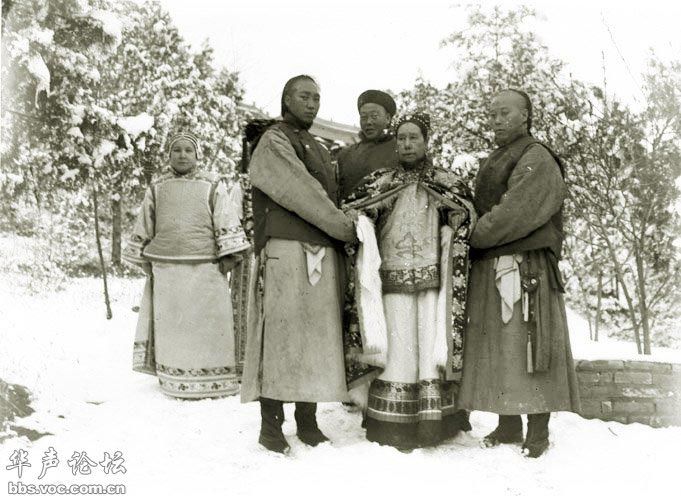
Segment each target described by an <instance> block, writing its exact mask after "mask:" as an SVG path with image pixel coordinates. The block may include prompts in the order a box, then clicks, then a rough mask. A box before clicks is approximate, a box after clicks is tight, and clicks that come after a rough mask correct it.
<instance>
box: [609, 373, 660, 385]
mask: <svg viewBox="0 0 681 500" xmlns="http://www.w3.org/2000/svg"><path fill="white" fill-rule="evenodd" d="M615 383H616V384H636V385H638V384H652V383H653V374H652V373H650V372H617V373H615Z"/></svg>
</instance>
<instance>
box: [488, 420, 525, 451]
mask: <svg viewBox="0 0 681 500" xmlns="http://www.w3.org/2000/svg"><path fill="white" fill-rule="evenodd" d="M522 442H523V419H522V418H521V417H520V415H499V424H498V425H497V428H496V429H494V430H493V431H492V432H490V433H489V434H488V435H487V436H485V437H484V438H483V439H482V444H483V445H484V446H485V447H486V448H492V447H493V446H497V445H500V444H512V443H522Z"/></svg>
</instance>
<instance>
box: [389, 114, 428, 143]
mask: <svg viewBox="0 0 681 500" xmlns="http://www.w3.org/2000/svg"><path fill="white" fill-rule="evenodd" d="M405 123H413V124H415V125H416V126H417V127H418V128H419V129H420V130H421V134H423V138H424V139H427V138H428V132H430V115H427V114H425V113H414V114H411V115H404V116H402V117H401V118H400V119H399V120H397V123H395V134H397V131H398V130H399V129H400V127H401V126H402V125H404V124H405Z"/></svg>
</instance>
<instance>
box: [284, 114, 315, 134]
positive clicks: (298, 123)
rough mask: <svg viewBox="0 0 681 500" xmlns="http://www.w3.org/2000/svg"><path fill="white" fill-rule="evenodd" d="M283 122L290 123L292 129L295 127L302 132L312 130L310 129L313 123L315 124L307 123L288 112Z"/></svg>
mask: <svg viewBox="0 0 681 500" xmlns="http://www.w3.org/2000/svg"><path fill="white" fill-rule="evenodd" d="M282 121H283V122H285V123H288V124H289V125H291V126H292V127H295V128H298V129H301V130H310V127H312V123H313V122H310V123H307V122H304V121H302V120H301V119H300V118H298V117H297V116H295V115H294V114H293V113H291V112H290V111H286V113H284V116H283V120H282Z"/></svg>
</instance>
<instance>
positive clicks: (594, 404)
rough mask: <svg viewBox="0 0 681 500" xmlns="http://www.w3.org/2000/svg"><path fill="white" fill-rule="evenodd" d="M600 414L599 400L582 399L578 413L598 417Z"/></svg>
mask: <svg viewBox="0 0 681 500" xmlns="http://www.w3.org/2000/svg"><path fill="white" fill-rule="evenodd" d="M601 414H602V412H601V401H594V400H589V399H582V412H581V413H580V415H582V416H583V417H600V416H601Z"/></svg>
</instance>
